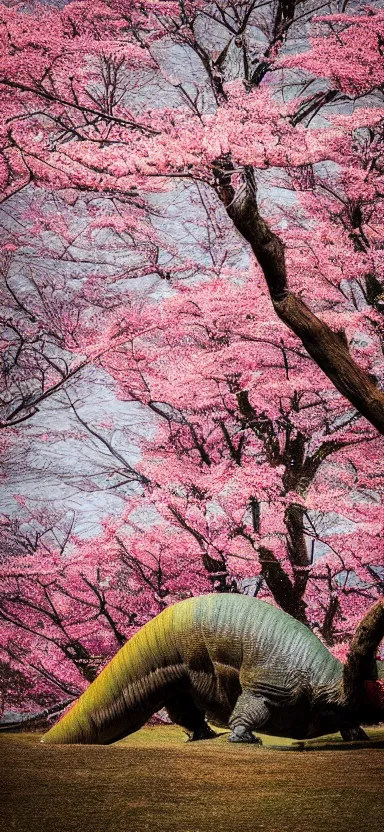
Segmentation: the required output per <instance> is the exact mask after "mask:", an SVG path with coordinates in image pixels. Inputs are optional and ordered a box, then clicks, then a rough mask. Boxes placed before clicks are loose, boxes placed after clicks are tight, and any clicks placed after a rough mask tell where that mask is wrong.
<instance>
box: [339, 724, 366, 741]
mask: <svg viewBox="0 0 384 832" xmlns="http://www.w3.org/2000/svg"><path fill="white" fill-rule="evenodd" d="M340 734H341V736H342V738H343V740H346V741H347V742H348V741H349V742H351V741H353V740H369V736H368V734H366V733H365V731H363V729H362V728H361V727H360V725H348V726H347V725H345V726H344V728H340Z"/></svg>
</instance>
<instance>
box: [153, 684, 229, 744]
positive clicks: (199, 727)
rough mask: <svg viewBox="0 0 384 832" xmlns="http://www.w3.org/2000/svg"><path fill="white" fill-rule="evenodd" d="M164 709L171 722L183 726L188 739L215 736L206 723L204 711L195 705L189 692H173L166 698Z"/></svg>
mask: <svg viewBox="0 0 384 832" xmlns="http://www.w3.org/2000/svg"><path fill="white" fill-rule="evenodd" d="M165 709H166V711H167V713H168V715H169V718H170V719H171V720H172V722H175V723H176V725H180V726H181V727H182V728H184V730H185V731H186V733H187V734H188V736H189V739H190V740H209V739H212V738H213V737H216V736H217V734H216V733H215V732H214V731H212V729H211V728H210V727H209V725H208V724H207V722H206V720H205V713H204V711H202V710H200V708H198V707H197V705H196V704H195V702H194V701H193V699H192V696H190V694H189V693H185V692H182V693H180V694H174V695H173V696H172V697H171V698H170V699H167V701H166V703H165Z"/></svg>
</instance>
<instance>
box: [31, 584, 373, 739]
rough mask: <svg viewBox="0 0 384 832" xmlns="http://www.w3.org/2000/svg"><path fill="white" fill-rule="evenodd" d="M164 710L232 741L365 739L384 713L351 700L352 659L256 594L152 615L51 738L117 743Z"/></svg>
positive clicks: (204, 600)
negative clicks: (219, 730)
mask: <svg viewBox="0 0 384 832" xmlns="http://www.w3.org/2000/svg"><path fill="white" fill-rule="evenodd" d="M161 708H166V709H167V711H168V714H169V716H170V718H171V720H172V721H173V722H175V723H177V724H178V725H180V726H182V727H183V728H184V729H185V731H186V732H187V733H188V734H189V736H190V738H191V739H195V740H196V739H206V738H207V739H208V738H210V737H212V736H214V733H213V731H212V730H211V728H210V727H209V725H208V722H209V723H211V724H213V725H216V726H220V727H229V728H230V729H231V732H230V735H229V740H230V741H231V742H255V741H257V740H255V737H254V735H253V731H260V732H261V733H263V734H270V735H273V736H280V737H291V738H293V739H299V740H303V739H309V738H312V737H317V736H321V735H322V734H328V733H333V732H336V731H340V732H341V733H342V736H343V738H344V739H356V738H358V739H359V738H362V737H365V735H364V732H363V731H362V729H361V728H359V723H360V722H366V723H375V722H377V721H379V719H383V718H384V710H383V711H382V712H381V709H379V710H378V708H377V707H373V706H372V705H371V704H369V702H368V700H367V701H365V700H364V697H363V699H362V700H361V701H360V702H359V705H358V707H354V708H353V709H351V707H348V705H347V704H346V701H345V697H344V693H343V665H342V664H341V662H340V661H338V659H336V658H335V657H334V656H332V654H331V653H330V652H329V650H327V648H326V647H325V646H324V645H323V644H322V642H321V641H320V640H319V639H318V638H317V637H316V636H315V635H314V634H313V633H312V632H311V631H310V630H309V629H308V628H307V627H305V625H303V624H301V623H300V622H298V621H296V620H295V619H294V618H292V617H291V616H289V615H287V614H286V613H284V612H282V611H281V610H280V609H277V608H276V607H273V606H271V605H270V604H267V603H265V602H263V601H259V600H257V599H255V598H249V597H247V596H244V595H235V594H228V595H204V596H201V597H199V598H189V599H187V600H185V601H181V602H180V603H178V604H175V605H174V606H172V607H169V608H167V609H166V610H164V611H163V612H162V613H160V615H158V616H156V618H154V619H153V620H152V621H149V622H148V623H147V624H146V625H145V626H144V627H143V628H142V629H141V630H140V631H139V632H138V633H136V635H134V636H133V638H132V639H130V641H129V642H127V644H125V645H124V647H122V648H121V650H119V652H118V653H117V654H116V656H115V657H114V658H113V659H112V661H111V662H110V663H109V664H108V665H107V667H106V668H105V669H104V670H103V671H102V673H101V674H100V676H98V677H97V679H96V680H95V681H94V682H93V683H92V684H91V685H90V687H89V688H88V689H87V690H86V691H85V693H84V694H83V695H82V696H81V697H80V699H79V700H78V701H77V702H76V703H75V704H74V706H73V707H72V708H71V709H70V711H68V713H66V714H65V715H64V716H63V717H62V719H61V720H60V721H59V722H58V723H57V724H56V725H54V726H53V727H52V728H51V729H50V731H48V733H47V734H46V735H45V736H44V738H43V742H46V743H102V744H106V743H110V742H114V741H116V740H118V739H121V738H122V737H124V736H126V735H127V734H130V733H133V732H134V731H137V730H138V729H139V728H141V727H142V725H144V723H145V722H146V721H147V720H148V718H149V717H150V716H152V714H154V713H156V712H157V711H158V710H160V709H161ZM379 711H380V712H379Z"/></svg>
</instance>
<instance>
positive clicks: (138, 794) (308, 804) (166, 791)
mask: <svg viewBox="0 0 384 832" xmlns="http://www.w3.org/2000/svg"><path fill="white" fill-rule="evenodd" d="M368 732H369V733H370V735H371V737H372V740H373V743H372V744H371V746H370V747H369V748H368V747H367V745H368V744H367V743H365V744H364V743H348V744H344V743H342V742H341V740H340V738H339V737H338V736H337V735H335V736H332V737H324V738H321V740H312V741H311V742H310V743H306V744H305V748H306V750H305V751H304V752H303V753H292V754H285V753H284V750H285V749H287V750H289V749H291V750H294V749H295V744H294V743H290V741H287V740H281V739H279V738H271V737H268V738H264V739H265V742H267V743H268V744H269V745H268V746H267V745H266V746H265V747H264V748H260V747H258V746H238V745H230V744H229V743H227V742H226V732H222V733H221V735H220V736H219V737H218V738H217V739H215V740H207V741H204V742H198V743H188V742H185V737H184V735H183V733H182V731H181V730H180V729H179V728H177V727H176V726H158V727H146V728H143V729H142V730H141V731H139V732H137V733H136V734H133V735H131V736H130V737H127V738H126V739H125V740H123V741H121V742H119V743H116V744H115V745H113V746H109V747H100V746H44V745H42V744H40V743H39V739H40V737H39V735H37V734H4V735H0V755H1V757H0V758H1V771H0V777H1V784H2V786H1V791H2V803H3V807H2V821H1V820H0V828H1V829H4V832H5V830H6V832H10V830H16V832H42V830H45V832H91V831H92V832H257V831H258V830H268V832H320V830H321V832H324V830H325V832H336V830H337V832H365V830H366V832H368V830H370V832H378V830H381V829H382V826H383V821H382V818H383V810H384V794H383V774H384V729H377V730H369V731H368ZM271 745H278V746H279V747H280V749H281V747H282V746H283V750H276V749H274V748H272V747H271ZM380 746H381V747H380ZM296 747H297V744H296ZM341 749H343V752H344V753H338V752H339V751H340V750H341ZM307 751H309V752H310V753H307ZM1 824H3V825H1Z"/></svg>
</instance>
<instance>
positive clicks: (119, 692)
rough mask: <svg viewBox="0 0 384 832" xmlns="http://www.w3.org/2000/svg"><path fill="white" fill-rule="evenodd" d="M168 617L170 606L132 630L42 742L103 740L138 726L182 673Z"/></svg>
mask: <svg viewBox="0 0 384 832" xmlns="http://www.w3.org/2000/svg"><path fill="white" fill-rule="evenodd" d="M172 619H173V608H172V607H170V608H168V609H166V610H164V611H163V612H162V613H160V615H158V616H157V617H156V618H154V619H153V620H152V621H149V622H148V623H147V624H146V625H145V626H144V627H143V628H142V629H141V630H140V631H139V632H138V633H136V634H135V635H134V636H133V637H132V638H131V639H130V641H128V642H127V644H125V645H124V647H122V648H121V649H120V650H119V652H118V653H117V654H116V656H115V657H114V658H113V659H112V661H110V662H109V664H108V665H107V666H106V667H105V668H104V670H103V671H102V672H101V673H100V675H99V676H98V677H97V679H95V681H94V682H92V684H91V685H90V686H89V688H87V690H86V691H85V693H83V695H82V696H80V698H79V699H78V700H77V701H76V702H75V704H74V705H73V706H72V707H71V708H70V710H69V711H68V712H67V713H66V714H64V716H63V717H62V718H61V719H60V720H59V721H58V722H57V723H56V725H54V726H53V727H52V728H51V729H50V730H49V731H48V733H47V734H45V736H44V737H43V739H42V742H44V743H100V744H107V743H110V742H115V741H116V740H118V739H121V737H123V736H126V735H127V734H131V733H132V732H133V731H137V730H138V729H139V728H141V726H142V725H144V723H145V722H146V721H147V719H148V718H149V717H150V716H152V714H154V713H156V711H158V710H159V709H160V708H161V707H163V704H164V701H165V700H166V698H167V693H168V692H169V691H170V690H172V686H173V685H174V683H175V682H177V680H180V679H181V678H183V676H184V666H183V663H182V659H181V657H180V653H179V650H178V648H177V639H176V638H175V631H174V627H173V620H172Z"/></svg>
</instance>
